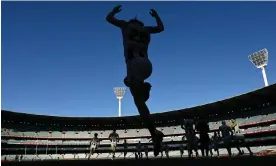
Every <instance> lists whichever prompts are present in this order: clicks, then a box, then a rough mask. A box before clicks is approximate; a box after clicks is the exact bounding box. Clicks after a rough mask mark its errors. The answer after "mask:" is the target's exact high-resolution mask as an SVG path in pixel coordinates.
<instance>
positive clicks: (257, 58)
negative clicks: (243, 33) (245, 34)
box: [248, 48, 268, 86]
mask: <svg viewBox="0 0 276 166" xmlns="http://www.w3.org/2000/svg"><path fill="white" fill-rule="evenodd" d="M248 58H249V60H250V61H251V62H252V63H253V64H254V65H255V66H256V67H257V68H258V69H261V70H262V74H263V78H264V83H265V86H268V82H267V77H266V73H265V67H266V66H267V63H268V51H267V49H266V48H264V49H262V50H260V51H258V52H255V53H253V54H251V55H249V56H248Z"/></svg>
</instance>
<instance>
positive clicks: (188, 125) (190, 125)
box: [181, 119, 198, 157]
mask: <svg viewBox="0 0 276 166" xmlns="http://www.w3.org/2000/svg"><path fill="white" fill-rule="evenodd" d="M181 128H182V129H184V130H185V136H186V139H187V149H188V156H189V157H192V154H193V150H194V151H195V152H196V156H198V151H197V150H198V146H197V144H198V139H197V137H196V133H195V129H194V121H193V120H192V119H187V120H184V123H183V124H182V125H181Z"/></svg>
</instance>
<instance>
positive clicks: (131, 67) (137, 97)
mask: <svg viewBox="0 0 276 166" xmlns="http://www.w3.org/2000/svg"><path fill="white" fill-rule="evenodd" d="M151 73H152V66H151V62H150V61H149V60H148V59H145V58H136V59H135V58H134V59H132V60H129V61H128V62H127V77H126V78H125V79H124V83H125V85H126V86H127V87H129V89H130V92H131V94H132V96H133V99H134V103H135V105H136V107H137V109H138V111H139V114H140V116H141V119H142V120H143V122H144V124H145V126H146V127H147V128H148V130H149V132H150V134H151V136H152V141H153V146H154V155H155V156H157V155H158V154H159V152H160V150H161V146H160V143H161V142H162V140H163V133H162V132H160V131H158V130H156V127H155V125H154V122H153V121H152V119H151V114H150V111H149V109H148V107H147V105H146V101H147V100H148V99H149V96H150V94H149V93H150V90H151V84H150V83H147V82H144V80H145V79H147V78H148V77H149V76H150V75H151Z"/></svg>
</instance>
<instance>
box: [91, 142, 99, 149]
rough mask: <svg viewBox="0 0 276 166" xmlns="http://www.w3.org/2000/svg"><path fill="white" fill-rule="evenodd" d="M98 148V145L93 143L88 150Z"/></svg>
mask: <svg viewBox="0 0 276 166" xmlns="http://www.w3.org/2000/svg"><path fill="white" fill-rule="evenodd" d="M97 148H98V145H97V144H95V143H93V144H92V145H91V146H90V150H93V149H94V150H96V149H97Z"/></svg>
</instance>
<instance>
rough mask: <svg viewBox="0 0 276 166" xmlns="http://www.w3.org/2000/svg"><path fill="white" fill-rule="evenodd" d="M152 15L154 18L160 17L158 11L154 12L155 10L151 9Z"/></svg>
mask: <svg viewBox="0 0 276 166" xmlns="http://www.w3.org/2000/svg"><path fill="white" fill-rule="evenodd" d="M149 13H150V15H151V16H152V17H154V18H156V17H158V13H157V12H156V10H154V9H150V12H149Z"/></svg>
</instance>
